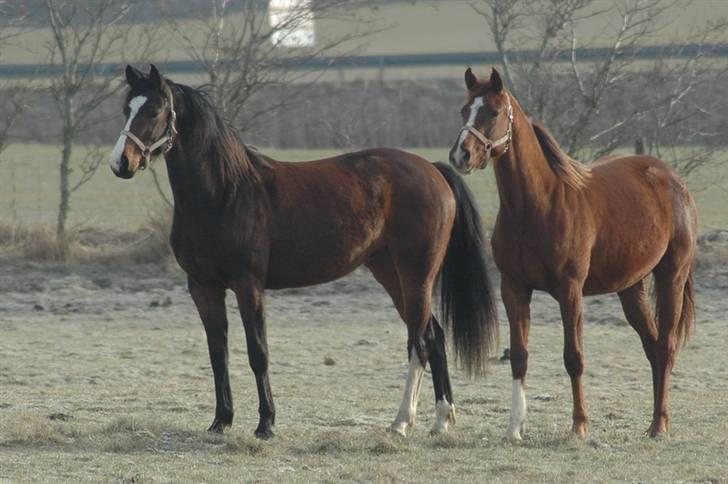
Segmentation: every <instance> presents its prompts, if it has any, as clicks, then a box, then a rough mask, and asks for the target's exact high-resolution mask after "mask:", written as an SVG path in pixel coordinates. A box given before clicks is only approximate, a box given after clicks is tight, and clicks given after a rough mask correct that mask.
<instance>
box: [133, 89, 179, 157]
mask: <svg viewBox="0 0 728 484" xmlns="http://www.w3.org/2000/svg"><path fill="white" fill-rule="evenodd" d="M176 120H177V113H176V112H175V110H174V101H173V98H172V96H170V97H169V118H168V119H167V129H165V130H164V134H163V135H162V137H161V138H159V139H158V140H157V141H155V142H154V143H152V144H150V145H146V144H144V142H143V141H142V140H140V139H139V138H138V137H137V135H135V134H134V133H132V132H131V131H129V130H126V129H124V130H122V131H121V136H126V137H127V138H129V139H130V140H132V141H133V142H134V144H135V145H137V147H138V148H139V149H140V150H141V152H142V156H143V157H144V163H140V164H139V169H140V170H145V169H146V168H147V165H148V164H149V162H150V159H151V157H152V153H154V151H155V150H156V149H157V148H159V147H160V146H164V148H163V150H162V152H163V153H165V154H166V153H167V152H168V151H169V150H171V149H172V144H173V143H174V137H175V135H176V134H177V128H175V126H174V124H175V121H176Z"/></svg>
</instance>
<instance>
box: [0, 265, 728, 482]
mask: <svg viewBox="0 0 728 484" xmlns="http://www.w3.org/2000/svg"><path fill="white" fill-rule="evenodd" d="M697 280H698V283H699V286H698V307H699V313H698V314H699V315H698V327H697V333H696V335H695V336H694V338H693V339H692V340H691V342H690V343H689V345H688V346H687V348H686V349H684V350H683V351H682V353H681V354H680V356H679V358H678V364H677V367H676V370H675V372H674V375H673V379H672V390H671V392H672V393H671V397H672V398H671V406H672V429H671V433H670V437H669V438H667V439H664V440H657V441H655V440H652V439H649V438H648V437H646V436H645V435H644V431H645V429H646V428H647V426H648V423H649V420H650V414H651V400H652V398H651V395H652V390H651V384H650V380H651V379H650V373H649V367H648V365H647V362H646V359H645V358H644V356H643V354H642V350H641V347H640V344H639V340H638V338H637V336H636V334H635V333H634V332H633V331H632V329H631V328H629V327H628V326H627V325H626V323H625V322H624V320H623V317H622V313H621V311H620V309H619V303H618V302H617V298H616V297H614V296H609V297H599V298H591V299H589V301H588V303H587V307H586V320H587V325H586V330H585V351H586V355H587V359H586V373H585V385H586V395H587V401H588V404H589V409H590V414H591V418H592V420H591V431H590V435H589V437H588V438H587V439H586V440H577V439H575V438H573V437H572V436H571V435H570V434H569V432H568V429H569V428H570V421H571V417H570V415H571V392H570V386H569V383H568V377H567V375H566V372H565V370H564V368H563V364H562V359H561V351H562V330H561V325H560V324H559V322H558V307H557V305H556V304H555V303H554V302H553V301H551V300H550V299H549V298H547V297H546V296H544V295H541V294H537V295H535V297H534V303H533V306H532V314H533V315H534V324H533V328H532V332H531V344H530V348H529V349H530V355H531V357H530V362H529V363H530V365H529V385H528V406H529V420H528V427H527V431H526V434H525V437H524V441H523V442H522V443H520V444H518V445H512V444H510V443H508V442H505V441H504V440H503V439H502V434H503V432H504V430H505V428H506V425H507V421H508V413H509V408H510V388H511V383H510V367H509V365H508V364H507V363H506V362H499V361H497V360H496V361H493V362H492V364H491V369H490V372H489V374H488V376H487V377H486V378H485V379H483V380H476V381H468V380H466V379H465V378H464V377H463V375H462V373H461V372H460V371H457V370H454V371H453V372H452V373H453V378H454V380H453V386H454V393H455V400H456V409H457V417H458V420H457V424H456V425H455V426H454V427H452V428H451V430H450V433H448V434H445V435H442V436H438V437H430V436H429V435H428V430H429V428H430V426H431V425H432V422H433V418H434V405H433V401H432V400H433V399H432V386H431V383H430V380H429V376H425V383H424V385H423V387H422V390H423V391H422V395H421V398H420V408H419V418H418V422H417V426H416V428H415V431H414V433H413V434H412V435H411V436H410V437H409V438H407V439H402V438H399V437H396V436H393V435H390V434H389V433H387V432H386V431H385V428H386V426H387V425H388V424H389V423H390V422H391V419H392V418H393V417H394V414H395V412H396V408H397V406H398V404H399V400H400V398H401V392H402V388H403V385H404V379H405V375H406V371H407V365H406V354H405V351H404V346H405V339H406V332H405V328H404V325H403V324H402V323H401V322H400V321H399V320H398V318H397V316H396V313H395V311H394V309H393V307H392V305H391V303H390V302H389V300H388V298H387V296H386V295H385V294H384V292H383V291H382V290H381V289H380V288H379V287H378V286H376V285H375V284H374V283H373V280H372V279H371V276H370V275H369V274H368V273H366V272H364V271H359V272H356V273H355V274H353V275H352V276H349V277H348V278H346V279H344V280H341V281H338V282H336V283H332V284H329V285H325V286H319V287H317V288H311V289H305V290H295V291H291V290H289V291H277V292H269V294H268V297H267V317H268V323H269V342H270V354H271V382H272V387H273V394H274V397H275V399H276V406H277V410H278V416H277V426H276V432H277V435H276V437H275V438H274V439H273V440H272V441H267V442H261V441H257V440H255V439H254V438H253V437H252V431H253V429H254V426H255V425H256V423H257V401H256V396H255V383H254V380H253V378H252V376H251V372H250V370H249V368H248V364H247V355H246V351H245V348H244V344H243V341H244V336H243V331H242V327H241V325H240V324H239V320H238V318H237V317H236V316H235V312H236V308H235V307H234V305H233V304H230V307H229V308H228V309H229V314H230V317H231V328H230V341H231V374H232V386H233V394H234V400H235V402H236V405H235V408H236V411H237V413H236V418H235V423H234V426H233V428H232V429H230V430H229V431H228V433H226V434H225V435H224V436H218V435H211V434H208V433H207V432H205V431H204V429H205V428H206V426H207V425H209V423H210V421H211V419H212V416H213V411H214V396H213V390H212V385H213V383H212V377H211V371H210V368H209V363H208V357H207V348H206V344H205V340H204V333H203V330H202V327H201V324H200V322H199V320H198V318H197V316H196V313H195V310H194V307H193V306H192V303H191V301H190V298H189V296H188V295H187V293H186V290H185V289H184V283H183V277H182V274H180V273H179V272H178V271H174V270H172V271H170V272H164V271H162V272H160V271H159V269H158V268H156V267H155V268H144V267H133V268H129V269H127V270H123V269H121V268H119V267H91V266H84V267H73V266H72V267H69V266H64V267H53V266H38V265H33V264H28V263H22V262H20V263H17V264H13V263H9V262H7V261H5V262H4V263H3V264H0V291H1V292H2V294H3V300H2V303H1V305H0V327H1V328H2V338H0V355H2V358H1V359H0V389H1V390H2V391H0V482H6V481H7V482H61V481H64V482H79V481H83V482H122V483H132V482H134V483H140V482H251V481H254V482H311V481H323V482H342V481H343V482H445V481H447V482H585V481H599V482H603V481H612V482H668V481H669V482H711V483H715V482H726V479H727V478H728V463H727V462H726V460H725V450H726V448H728V408H727V407H726V404H725V402H726V401H728V381H727V380H726V378H725V375H726V372H727V371H728V364H727V363H726V359H725V341H726V339H728V326H727V325H726V324H725V323H726V320H725V314H726V312H727V311H728V302H727V301H726V298H725V291H726V290H727V289H728V268H726V267H723V268H722V269H720V270H718V269H713V270H711V271H708V272H703V273H701V274H700V276H699V277H698V278H697ZM232 299H234V298H232ZM504 319H505V318H504V317H503V315H502V314H501V321H502V323H501V324H502V326H501V346H502V347H505V346H507V344H508V343H507V338H506V335H507V333H508V332H507V329H506V327H505V325H504V324H505V323H503V321H504ZM325 359H327V363H325V362H324V360H325Z"/></svg>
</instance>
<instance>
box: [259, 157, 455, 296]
mask: <svg viewBox="0 0 728 484" xmlns="http://www.w3.org/2000/svg"><path fill="white" fill-rule="evenodd" d="M270 163H271V167H272V169H271V171H270V174H269V176H268V180H267V181H266V187H267V191H268V196H269V203H270V216H269V217H268V220H269V234H270V262H269V266H268V284H267V285H268V287H271V288H276V287H295V286H302V285H311V284H318V283H321V282H325V281H329V280H334V279H337V278H339V277H342V276H343V275H345V274H347V273H349V272H351V271H352V270H353V269H355V268H356V267H358V266H359V265H361V264H363V263H365V262H366V261H367V260H368V258H370V257H371V256H372V255H373V254H375V253H377V252H378V251H381V250H383V249H385V248H387V247H390V246H391V245H392V244H412V245H414V244H415V243H416V240H417V239H428V240H429V238H430V235H429V233H432V232H433V231H434V232H435V233H439V232H443V231H444V230H446V231H448V233H449V230H450V228H451V225H452V218H453V216H454V215H453V214H454V199H453V197H452V192H451V190H450V188H449V186H448V185H447V182H446V181H445V180H444V178H443V177H442V175H441V174H440V173H439V171H438V170H437V169H436V168H435V167H434V166H433V165H432V164H431V163H429V162H427V161H426V160H424V159H422V158H420V157H418V156H416V155H413V154H411V153H407V152H404V151H400V150H395V149H374V150H365V151H359V152H355V153H349V154H345V155H341V156H336V157H333V158H327V159H322V160H315V161H309V162H293V163H291V162H277V161H274V160H271V162H270ZM448 224H449V225H448Z"/></svg>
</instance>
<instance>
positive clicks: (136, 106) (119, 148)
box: [110, 96, 147, 172]
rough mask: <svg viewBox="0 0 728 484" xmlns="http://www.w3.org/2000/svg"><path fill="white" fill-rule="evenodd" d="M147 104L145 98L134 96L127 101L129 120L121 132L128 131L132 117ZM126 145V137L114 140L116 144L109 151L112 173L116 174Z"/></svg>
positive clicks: (122, 136) (122, 135)
mask: <svg viewBox="0 0 728 484" xmlns="http://www.w3.org/2000/svg"><path fill="white" fill-rule="evenodd" d="M145 102H147V97H146V96H136V97H134V98H132V100H131V101H129V119H127V121H126V125H125V126H124V130H123V131H129V128H130V127H131V123H132V121H134V117H135V116H136V115H137V113H138V112H139V110H140V109H141V107H142V106H144V103H145ZM125 144H126V135H125V134H121V135H120V136H119V139H118V140H116V144H115V145H114V149H113V150H111V158H110V162H111V169H112V170H114V172H118V171H119V168H120V167H121V155H122V153H124V145H125Z"/></svg>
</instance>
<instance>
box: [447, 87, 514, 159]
mask: <svg viewBox="0 0 728 484" xmlns="http://www.w3.org/2000/svg"><path fill="white" fill-rule="evenodd" d="M463 131H467V132H468V133H470V134H472V135H473V136H475V137H476V138H477V139H478V141H480V142H481V143H483V146H485V163H480V164H479V166H478V167H477V168H480V169H483V168H485V167H486V166H487V165H488V161H490V152H491V150H492V149H493V148H497V147H499V146H501V145H503V144H505V145H506V147H505V148H504V149H503V153H502V154H506V153H507V152H508V148H510V147H511V143H510V141H511V139H512V138H513V106H512V105H511V98H510V96H508V128H506V134H504V135H503V136H501V137H500V138H498V139H497V140H495V141H492V140H490V139H489V138H488V137H487V136H485V135H484V134H483V133H481V132H480V131H478V130H477V129H475V126H473V125H472V124H470V123H468V124H466V125H465V126H463V127H462V128H461V129H460V134H462V133H463Z"/></svg>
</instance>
